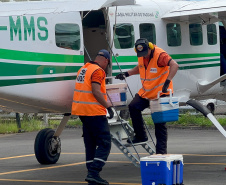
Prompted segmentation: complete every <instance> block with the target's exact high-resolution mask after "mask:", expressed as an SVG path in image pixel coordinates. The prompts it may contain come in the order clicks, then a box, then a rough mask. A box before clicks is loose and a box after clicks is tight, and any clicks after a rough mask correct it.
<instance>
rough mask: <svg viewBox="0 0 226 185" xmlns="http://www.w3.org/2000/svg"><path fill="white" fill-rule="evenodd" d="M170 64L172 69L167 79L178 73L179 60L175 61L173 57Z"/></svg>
mask: <svg viewBox="0 0 226 185" xmlns="http://www.w3.org/2000/svg"><path fill="white" fill-rule="evenodd" d="M169 66H170V71H169V75H168V77H167V79H168V80H172V79H173V77H174V76H175V75H176V73H177V70H178V67H179V66H178V64H177V62H176V61H174V60H173V59H172V60H171V61H170V63H169Z"/></svg>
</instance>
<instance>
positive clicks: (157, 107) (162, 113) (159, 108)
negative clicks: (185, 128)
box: [150, 96, 179, 123]
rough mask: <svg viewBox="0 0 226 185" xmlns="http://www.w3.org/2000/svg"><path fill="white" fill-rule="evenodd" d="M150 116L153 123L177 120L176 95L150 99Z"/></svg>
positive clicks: (177, 105) (177, 103)
mask: <svg viewBox="0 0 226 185" xmlns="http://www.w3.org/2000/svg"><path fill="white" fill-rule="evenodd" d="M150 108H151V116H152V120H153V122H154V123H164V122H170V121H178V119H179V102H178V98H177V97H172V96H170V97H164V98H159V99H157V100H152V101H150Z"/></svg>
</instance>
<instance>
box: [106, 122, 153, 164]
mask: <svg viewBox="0 0 226 185" xmlns="http://www.w3.org/2000/svg"><path fill="white" fill-rule="evenodd" d="M108 123H109V127H110V133H111V139H112V142H113V143H114V144H115V146H116V147H117V148H118V149H119V150H120V151H121V152H122V153H123V154H124V155H125V156H126V157H127V158H128V159H129V160H130V161H131V162H132V163H133V164H134V165H135V166H136V167H140V159H139V158H138V157H136V155H134V154H133V153H132V152H131V150H130V149H129V147H137V146H141V147H143V148H144V149H145V150H146V151H147V152H148V153H149V154H150V155H152V154H153V153H155V150H154V149H153V148H152V147H151V146H150V144H149V143H148V142H142V143H136V144H133V145H132V144H128V143H127V142H126V140H127V139H128V135H129V136H132V135H133V128H132V127H131V126H130V125H129V122H128V121H125V120H116V121H113V120H108ZM130 138H131V137H130ZM123 140H125V141H123Z"/></svg>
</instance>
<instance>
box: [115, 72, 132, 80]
mask: <svg viewBox="0 0 226 185" xmlns="http://www.w3.org/2000/svg"><path fill="white" fill-rule="evenodd" d="M128 76H129V73H128V72H127V71H126V72H123V73H119V74H118V75H116V77H115V79H119V80H124V79H125V78H126V77H128Z"/></svg>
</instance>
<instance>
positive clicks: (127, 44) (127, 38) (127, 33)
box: [113, 24, 134, 49]
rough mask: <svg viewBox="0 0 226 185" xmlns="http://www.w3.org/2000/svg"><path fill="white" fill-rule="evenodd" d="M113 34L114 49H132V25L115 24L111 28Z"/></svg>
mask: <svg viewBox="0 0 226 185" xmlns="http://www.w3.org/2000/svg"><path fill="white" fill-rule="evenodd" d="M113 33H114V45H115V48H116V49H128V48H133V47H134V27H133V25H132V24H116V25H114V27H113Z"/></svg>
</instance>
